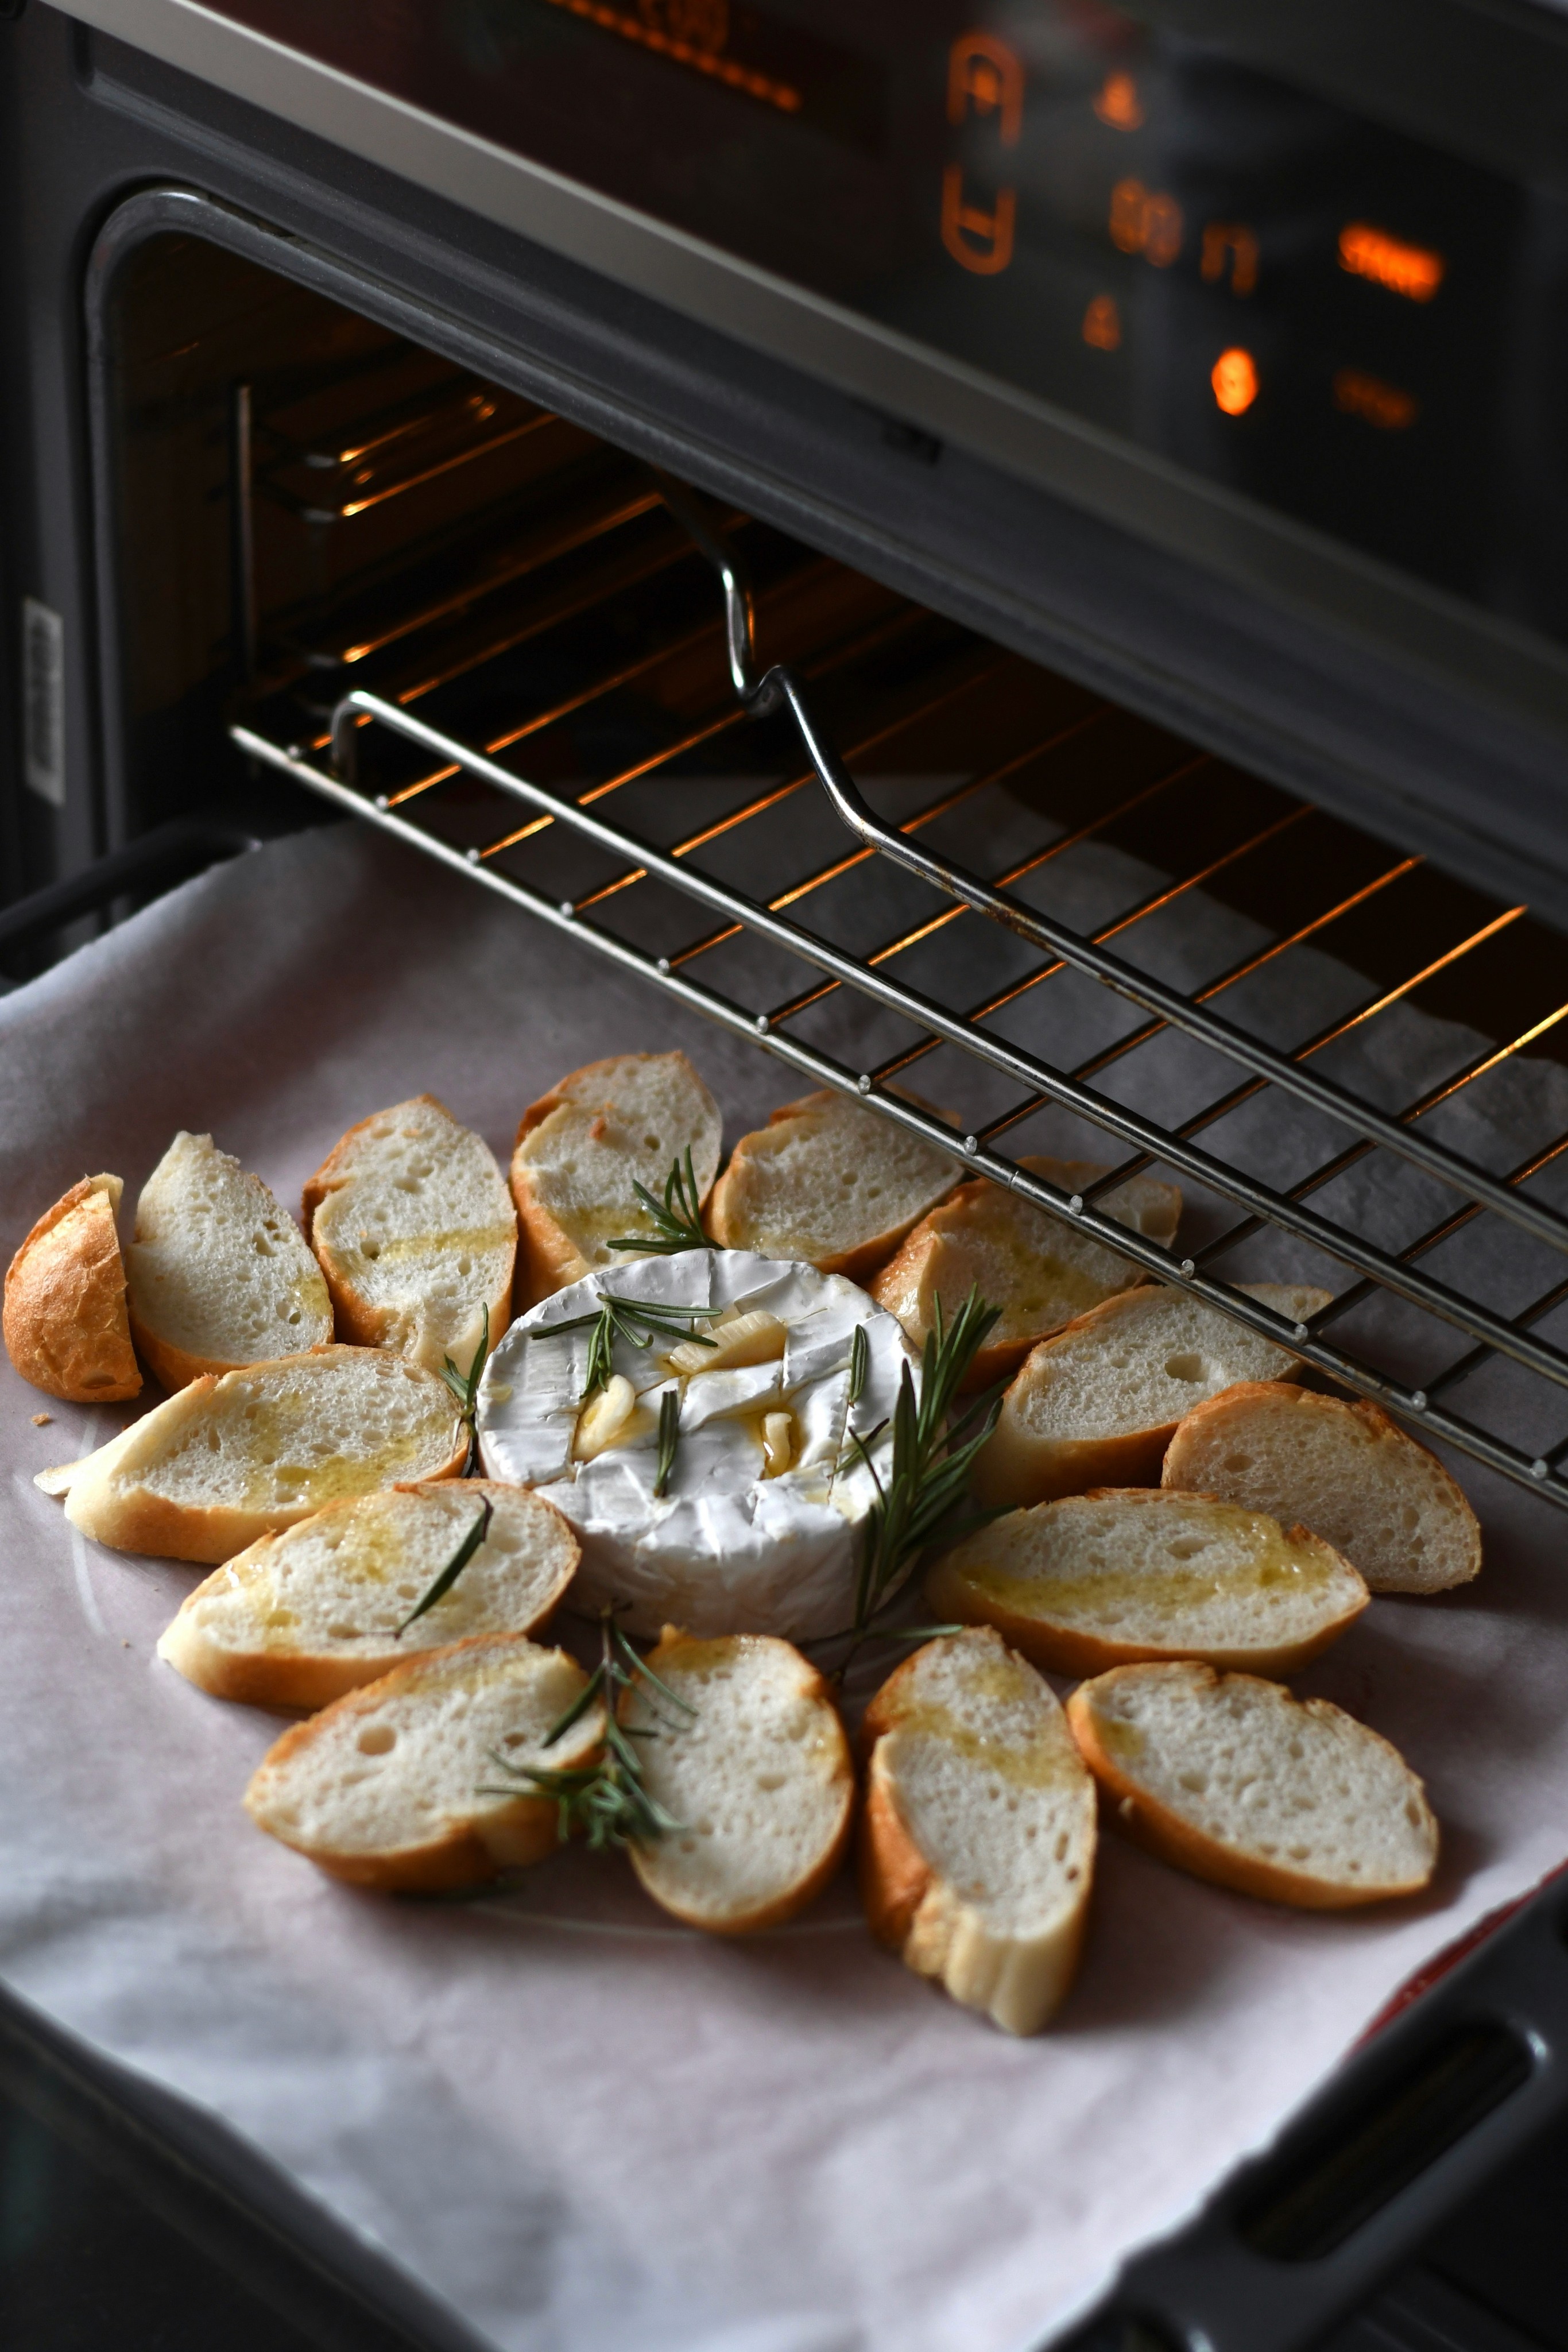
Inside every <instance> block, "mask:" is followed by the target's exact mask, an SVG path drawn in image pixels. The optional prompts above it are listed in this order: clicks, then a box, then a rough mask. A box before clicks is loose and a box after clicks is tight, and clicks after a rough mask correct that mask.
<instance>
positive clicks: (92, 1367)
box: [3, 1175, 141, 1404]
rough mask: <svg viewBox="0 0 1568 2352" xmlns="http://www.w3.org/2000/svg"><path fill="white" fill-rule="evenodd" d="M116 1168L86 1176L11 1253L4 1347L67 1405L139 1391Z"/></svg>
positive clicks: (29, 1377) (27, 1376)
mask: <svg viewBox="0 0 1568 2352" xmlns="http://www.w3.org/2000/svg"><path fill="white" fill-rule="evenodd" d="M119 1206H120V1178H119V1177H118V1176H108V1175H101V1176H84V1177H82V1178H81V1180H80V1181H79V1182H78V1183H75V1184H73V1185H72V1186H71V1188H70V1190H69V1192H64V1193H62V1194H61V1196H60V1198H59V1199H58V1200H57V1202H55V1203H54V1206H53V1207H52V1208H49V1209H46V1210H45V1212H44V1213H43V1215H42V1216H41V1217H40V1218H39V1219H38V1221H37V1224H35V1225H34V1227H33V1229H32V1231H31V1233H29V1234H28V1235H27V1237H26V1240H25V1241H24V1242H23V1244H22V1245H21V1247H20V1249H19V1250H18V1251H17V1252H16V1255H15V1257H14V1258H13V1259H12V1260H11V1264H10V1266H9V1268H8V1269H7V1271H6V1275H5V1309H4V1317H3V1324H4V1332H5V1352H6V1354H7V1355H8V1356H9V1357H10V1359H11V1361H12V1363H13V1365H14V1366H15V1367H16V1370H17V1371H18V1372H20V1374H21V1376H22V1378H23V1379H24V1380H25V1381H29V1382H30V1383H31V1384H32V1386H33V1387H34V1388H36V1389H42V1390H43V1391H44V1393H45V1395H46V1396H52V1397H58V1398H60V1399H61V1400H62V1401H63V1402H65V1403H67V1404H116V1403H120V1402H123V1401H124V1399H126V1398H127V1397H133V1396H139V1395H140V1394H141V1368H140V1366H139V1365H138V1363H137V1361H136V1356H135V1352H134V1350H133V1349H132V1346H131V1325H130V1319H129V1317H128V1315H127V1311H126V1302H125V1265H124V1261H123V1260H122V1258H121V1256H120V1236H119V1234H118V1232H117V1231H116V1228H115V1212H116V1210H117V1209H118V1208H119Z"/></svg>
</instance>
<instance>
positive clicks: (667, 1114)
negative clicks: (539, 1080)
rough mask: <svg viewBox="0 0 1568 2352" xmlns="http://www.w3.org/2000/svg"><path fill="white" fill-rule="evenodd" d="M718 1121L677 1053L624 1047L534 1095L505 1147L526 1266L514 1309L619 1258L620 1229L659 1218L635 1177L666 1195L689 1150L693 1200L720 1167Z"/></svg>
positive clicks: (626, 1231) (624, 1255) (648, 1227)
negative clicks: (615, 1245) (512, 1142)
mask: <svg viewBox="0 0 1568 2352" xmlns="http://www.w3.org/2000/svg"><path fill="white" fill-rule="evenodd" d="M723 1131H724V1120H723V1118H722V1116H721V1115H720V1112H719V1108H718V1105H717V1104H716V1102H715V1100H714V1098H713V1097H712V1095H710V1094H709V1092H708V1090H707V1088H706V1086H704V1084H703V1082H702V1080H701V1078H700V1077H699V1076H697V1074H696V1072H695V1069H694V1068H693V1067H692V1066H691V1064H690V1062H688V1061H687V1059H686V1057H685V1055H684V1054H620V1055H616V1056H615V1057H614V1058H613V1059H612V1060H611V1061H606V1062H589V1063H588V1064H586V1065H585V1066H584V1067H583V1068H582V1069H580V1070H570V1071H569V1072H568V1073H567V1075H566V1076H565V1077H564V1078H559V1079H558V1080H557V1081H556V1083H555V1085H554V1086H553V1087H551V1088H550V1090H549V1094H547V1095H541V1096H540V1097H539V1099H538V1102H536V1103H530V1104H529V1106H528V1109H527V1110H526V1111H525V1112H524V1113H523V1118H522V1124H521V1126H520V1127H519V1128H518V1129H517V1148H516V1150H514V1151H513V1153H512V1198H513V1200H514V1201H515V1202H517V1222H518V1223H519V1225H520V1227H521V1229H522V1238H523V1246H524V1251H525V1258H526V1262H525V1270H524V1273H523V1275H522V1277H521V1280H520V1284H519V1300H518V1307H519V1311H520V1310H521V1308H522V1307H535V1306H537V1305H538V1302H539V1300H540V1299H541V1298H549V1297H550V1296H551V1294H552V1293H553V1292H555V1291H557V1290H561V1289H564V1288H565V1286H566V1285H567V1284H568V1283H570V1282H580V1281H581V1279H582V1277H583V1276H584V1275H585V1274H591V1272H592V1271H593V1269H594V1267H595V1266H601V1265H624V1264H625V1262H626V1261H627V1259H628V1258H631V1257H634V1256H635V1255H636V1252H635V1251H633V1250H612V1248H611V1247H610V1246H609V1244H610V1243H611V1242H612V1241H618V1240H620V1239H622V1237H623V1236H626V1235H631V1234H647V1235H648V1237H649V1240H650V1242H652V1241H653V1239H654V1238H655V1237H656V1228H655V1226H654V1224H653V1219H652V1218H651V1217H650V1215H649V1214H648V1212H647V1210H646V1209H645V1208H644V1207H643V1203H642V1202H641V1201H640V1200H639V1199H638V1197H637V1193H636V1190H635V1187H636V1186H637V1185H638V1184H642V1185H643V1186H644V1187H645V1188H646V1189H647V1191H649V1192H652V1193H653V1195H654V1197H655V1199H660V1200H662V1199H663V1197H664V1186H665V1184H666V1183H667V1182H668V1181H669V1175H670V1171H671V1169H672V1168H673V1167H674V1166H675V1165H676V1163H677V1162H678V1163H679V1164H680V1166H681V1168H682V1170H683V1171H684V1170H685V1156H686V1153H687V1152H688V1151H689V1152H690V1153H691V1156H692V1174H693V1176H694V1177H695V1180H696V1188H697V1196H698V1201H699V1202H703V1201H706V1198H707V1195H708V1192H709V1189H710V1187H711V1186H712V1183H713V1180H714V1176H715V1174H716V1171H717V1168H718V1153H719V1143H720V1139H721V1138H722V1135H723Z"/></svg>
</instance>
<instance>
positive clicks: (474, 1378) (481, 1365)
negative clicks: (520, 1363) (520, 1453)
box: [441, 1301, 490, 1478]
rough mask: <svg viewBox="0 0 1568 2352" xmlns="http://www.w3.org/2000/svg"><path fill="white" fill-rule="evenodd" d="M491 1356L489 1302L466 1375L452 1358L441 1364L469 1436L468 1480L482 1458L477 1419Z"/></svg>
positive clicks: (464, 1471) (444, 1358) (465, 1471)
mask: <svg viewBox="0 0 1568 2352" xmlns="http://www.w3.org/2000/svg"><path fill="white" fill-rule="evenodd" d="M489 1353H490V1308H489V1304H488V1301H486V1306H485V1308H484V1319H483V1321H482V1322H481V1324H480V1327H479V1345H478V1346H477V1347H476V1349H475V1350H474V1360H473V1362H472V1363H471V1364H470V1365H469V1367H468V1370H467V1371H466V1373H464V1372H460V1371H459V1370H458V1369H457V1367H456V1365H455V1363H454V1362H453V1360H452V1359H451V1357H450V1356H444V1357H443V1358H442V1360H441V1377H442V1379H443V1380H444V1381H445V1382H446V1385H447V1387H448V1388H449V1389H450V1390H451V1391H452V1393H453V1395H454V1396H455V1398H456V1400H457V1417H458V1419H459V1421H461V1423H462V1424H463V1426H464V1428H465V1430H466V1431H467V1432H468V1451H467V1453H466V1454H465V1456H464V1460H463V1475H464V1476H465V1478H472V1476H473V1475H474V1471H475V1466H476V1464H477V1462H478V1458H479V1424H478V1422H477V1420H476V1417H475V1416H476V1412H477V1410H478V1404H479V1382H480V1381H481V1380H482V1379H483V1377H484V1372H485V1365H486V1360H487V1358H488V1356H489Z"/></svg>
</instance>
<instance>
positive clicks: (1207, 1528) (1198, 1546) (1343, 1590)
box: [925, 1486, 1371, 1675]
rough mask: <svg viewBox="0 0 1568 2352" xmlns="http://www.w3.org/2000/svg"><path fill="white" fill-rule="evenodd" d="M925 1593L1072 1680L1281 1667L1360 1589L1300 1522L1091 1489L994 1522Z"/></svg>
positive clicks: (1268, 1671) (945, 1611) (1212, 1504)
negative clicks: (1172, 1661)
mask: <svg viewBox="0 0 1568 2352" xmlns="http://www.w3.org/2000/svg"><path fill="white" fill-rule="evenodd" d="M925 1597H926V1600H927V1601H929V1602H930V1604H931V1608H932V1612H933V1613H934V1614H935V1615H936V1616H937V1617H945V1618H956V1620H957V1621H958V1622H959V1623H960V1624H965V1625H994V1626H995V1627H996V1628H997V1631H998V1633H1000V1634H1001V1636H1002V1638H1003V1640H1004V1641H1006V1642H1009V1643H1011V1645H1012V1647H1013V1648H1014V1649H1015V1650H1021V1651H1022V1653H1023V1654H1024V1656H1025V1657H1026V1658H1029V1659H1031V1660H1032V1661H1033V1663H1034V1664H1036V1665H1037V1666H1044V1667H1045V1668H1046V1669H1047V1670H1048V1671H1049V1672H1051V1674H1059V1675H1098V1674H1103V1672H1104V1671H1105V1669H1106V1667H1108V1666H1124V1665H1131V1664H1134V1663H1135V1662H1137V1661H1139V1660H1143V1659H1166V1658H1203V1659H1207V1662H1208V1664H1210V1665H1214V1666H1238V1667H1243V1668H1245V1669H1246V1670H1247V1672H1249V1674H1256V1675H1291V1674H1294V1673H1295V1672H1296V1670H1297V1668H1298V1667H1300V1666H1304V1665H1305V1664H1307V1662H1308V1660H1309V1659H1311V1658H1315V1657H1316V1656H1317V1654H1318V1653H1319V1651H1320V1650H1326V1649H1327V1647H1328V1645H1329V1643H1331V1642H1333V1641H1337V1640H1338V1638H1339V1636H1340V1635H1341V1634H1342V1633H1343V1632H1344V1630H1345V1628H1346V1627H1347V1626H1348V1625H1352V1624H1354V1622H1355V1620H1356V1618H1357V1617H1359V1616H1360V1614H1361V1612H1362V1611H1363V1610H1364V1608H1365V1607H1366V1605H1367V1602H1368V1601H1369V1600H1370V1598H1371V1595H1370V1594H1369V1593H1368V1591H1367V1590H1366V1587H1365V1585H1364V1583H1363V1582H1362V1580H1361V1579H1360V1577H1359V1576H1357V1574H1356V1572H1355V1570H1354V1568H1352V1567H1351V1565H1350V1563H1349V1562H1348V1560H1343V1559H1341V1558H1340V1556H1339V1554H1338V1552H1337V1551H1334V1550H1333V1549H1332V1548H1331V1547H1330V1546H1329V1545H1328V1544H1326V1543H1323V1542H1322V1540H1321V1539H1320V1538H1318V1537H1317V1536H1314V1535H1309V1534H1308V1533H1307V1530H1306V1528H1299V1527H1292V1528H1290V1529H1289V1531H1288V1532H1287V1530H1286V1529H1285V1528H1281V1526H1280V1524H1279V1522H1278V1520H1276V1519H1271V1518H1266V1517H1264V1516H1263V1514H1262V1513H1261V1512H1260V1511H1253V1510H1244V1509H1242V1508H1241V1507H1239V1505H1237V1504H1235V1503H1217V1502H1216V1501H1214V1500H1213V1498H1212V1497H1211V1496H1207V1495H1171V1494H1163V1493H1162V1492H1161V1491H1160V1489H1159V1488H1158V1487H1157V1486H1155V1487H1150V1486H1125V1487H1122V1488H1120V1489H1118V1488H1115V1487H1104V1486H1103V1487H1100V1488H1097V1489H1096V1491H1095V1492H1094V1493H1093V1494H1092V1495H1072V1496H1068V1497H1067V1499H1066V1500H1065V1501H1063V1502H1060V1503H1040V1504H1039V1505H1037V1506H1036V1507H1035V1508H1034V1509H1033V1510H1032V1511H1010V1512H1009V1514H1008V1516H1007V1517H1006V1518H1002V1519H997V1520H995V1521H993V1522H992V1524H991V1525H990V1526H989V1527H988V1528H982V1529H981V1531H980V1533H979V1534H978V1535H975V1536H971V1537H970V1538H969V1539H968V1540H967V1542H966V1543H962V1544H960V1545H959V1546H958V1547H957V1549H956V1550H954V1551H950V1552H948V1553H947V1555H946V1558H945V1559H940V1560H938V1561H937V1563H936V1567H935V1568H934V1569H933V1570H931V1572H930V1574H929V1575H928V1576H927V1577H926V1580H925Z"/></svg>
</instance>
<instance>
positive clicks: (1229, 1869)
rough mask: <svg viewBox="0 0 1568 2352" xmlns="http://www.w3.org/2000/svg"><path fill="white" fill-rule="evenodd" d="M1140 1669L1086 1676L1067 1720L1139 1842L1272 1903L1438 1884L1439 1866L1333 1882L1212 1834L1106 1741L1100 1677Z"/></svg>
mask: <svg viewBox="0 0 1568 2352" xmlns="http://www.w3.org/2000/svg"><path fill="white" fill-rule="evenodd" d="M1138 1671H1139V1670H1138V1668H1136V1667H1135V1666H1134V1667H1128V1666H1122V1667H1114V1668H1113V1669H1112V1671H1111V1672H1110V1673H1109V1674H1106V1675H1098V1676H1096V1678H1095V1681H1094V1682H1092V1683H1084V1684H1082V1685H1081V1686H1080V1688H1079V1689H1077V1690H1075V1691H1074V1692H1073V1694H1072V1696H1071V1698H1070V1699H1069V1700H1068V1702H1067V1720H1068V1724H1069V1726H1070V1727H1071V1732H1072V1736H1073V1738H1074V1739H1076V1740H1077V1742H1078V1749H1079V1753H1080V1754H1081V1755H1082V1759H1083V1761H1084V1762H1085V1763H1086V1764H1087V1765H1088V1767H1089V1769H1090V1770H1091V1771H1092V1773H1093V1775H1094V1778H1095V1780H1097V1781H1098V1782H1099V1784H1100V1788H1101V1790H1102V1791H1103V1796H1104V1798H1105V1799H1106V1800H1107V1801H1108V1802H1109V1804H1110V1806H1111V1808H1112V1818H1113V1821H1114V1822H1115V1824H1116V1827H1117V1828H1118V1829H1119V1830H1121V1831H1122V1832H1123V1833H1124V1835H1125V1836H1127V1837H1129V1838H1131V1839H1132V1840H1133V1842H1134V1844H1136V1845H1141V1846H1143V1847H1144V1848H1145V1851H1146V1852H1148V1853H1153V1854H1157V1855H1158V1857H1159V1859H1160V1860H1161V1861H1162V1862H1169V1863H1173V1864H1175V1865H1176V1868H1177V1869H1178V1870H1186V1871H1190V1872H1191V1874H1193V1876H1194V1877H1195V1878H1204V1879H1207V1880H1208V1881H1209V1883H1210V1884H1211V1885H1215V1886H1225V1887H1228V1888H1229V1889H1230V1890H1231V1892H1232V1893H1233V1894H1237V1895H1257V1896H1258V1897H1259V1898H1260V1900H1261V1901H1263V1902H1265V1903H1283V1904H1287V1905H1289V1906H1290V1907H1291V1909H1292V1910H1297V1911H1354V1910H1359V1909H1361V1908H1362V1907H1363V1906H1364V1905H1366V1904H1368V1903H1388V1902H1393V1901H1396V1900H1397V1899H1398V1898H1399V1897H1400V1896H1402V1895H1418V1894H1419V1893H1420V1892H1421V1890H1422V1888H1423V1887H1425V1886H1427V1885H1429V1884H1430V1881H1431V1872H1430V1871H1427V1873H1425V1874H1424V1875H1422V1876H1421V1877H1419V1878H1414V1879H1411V1880H1410V1881H1409V1882H1408V1884H1406V1885H1396V1886H1389V1885H1380V1886H1366V1887H1361V1886H1350V1885H1333V1884H1332V1883H1330V1882H1329V1881H1327V1880H1324V1879H1321V1878H1313V1877H1311V1876H1309V1875H1308V1874H1306V1873H1304V1872H1302V1871H1298V1870H1287V1869H1284V1868H1281V1865H1280V1864H1277V1863H1271V1862H1269V1861H1267V1860H1265V1859H1264V1858H1262V1857H1261V1856H1259V1855H1251V1854H1245V1853H1238V1852H1237V1851H1236V1849H1235V1848H1234V1847H1232V1846H1228V1845H1226V1844H1225V1843H1222V1841H1221V1840H1219V1839H1218V1838H1212V1837H1209V1836H1207V1834H1206V1833H1205V1832H1203V1831H1202V1830H1199V1829H1197V1828H1195V1827H1194V1825H1193V1823H1192V1822H1188V1821H1185V1820H1184V1819H1183V1818H1182V1816H1181V1815H1180V1814H1179V1813H1177V1812H1176V1811H1173V1810H1172V1808H1171V1807H1170V1806H1168V1805H1166V1804H1163V1803H1161V1802H1160V1801H1159V1800H1158V1799H1157V1798H1155V1797H1151V1796H1150V1795H1149V1794H1148V1792H1147V1791H1146V1790H1145V1789H1143V1788H1142V1787H1141V1786H1140V1785H1139V1783H1138V1781H1137V1780H1136V1778H1135V1776H1134V1775H1133V1774H1131V1773H1129V1772H1128V1771H1127V1770H1126V1769H1124V1767H1123V1766H1122V1765H1121V1764H1119V1763H1118V1762H1117V1760H1116V1758H1115V1757H1114V1756H1113V1754H1112V1752H1111V1750H1110V1749H1109V1748H1107V1747H1106V1745H1105V1743H1104V1741H1103V1739H1102V1738H1101V1737H1100V1731H1099V1727H1098V1724H1097V1722H1096V1720H1095V1712H1094V1701H1095V1695H1096V1685H1098V1686H1099V1687H1100V1688H1102V1689H1103V1686H1104V1685H1105V1684H1107V1683H1109V1682H1113V1681H1114V1679H1115V1677H1116V1675H1118V1674H1129V1673H1136V1672H1138ZM1196 1671H1197V1672H1198V1673H1200V1674H1203V1675H1207V1677H1208V1680H1209V1681H1210V1682H1211V1683H1213V1684H1218V1683H1219V1682H1220V1681H1221V1680H1222V1679H1223V1680H1226V1681H1259V1680H1261V1679H1262V1677H1260V1676H1258V1675H1226V1676H1223V1677H1222V1676H1221V1675H1218V1674H1217V1673H1216V1671H1215V1670H1214V1668H1213V1667H1212V1666H1199V1667H1198V1668H1197V1670H1196ZM1296 1704H1297V1705H1300V1706H1304V1707H1305V1709H1306V1710H1307V1712H1308V1713H1309V1714H1316V1715H1320V1716H1337V1715H1341V1714H1343V1712H1344V1710H1343V1708H1341V1707H1336V1706H1333V1705H1332V1704H1331V1703H1330V1701H1329V1700H1327V1699H1322V1698H1309V1699H1303V1700H1300V1701H1297V1702H1296ZM1360 1729H1361V1730H1362V1731H1364V1733H1365V1734H1366V1736H1367V1738H1369V1739H1375V1740H1376V1741H1377V1743H1378V1745H1379V1747H1382V1748H1387V1749H1388V1752H1389V1754H1390V1755H1391V1756H1394V1757H1396V1759H1398V1762H1399V1763H1400V1765H1401V1766H1402V1768H1403V1769H1405V1770H1406V1772H1408V1771H1409V1769H1410V1768H1409V1766H1408V1765H1406V1763H1405V1759H1404V1758H1403V1757H1402V1756H1400V1754H1399V1751H1398V1749H1397V1748H1396V1747H1395V1746H1394V1744H1393V1742H1392V1740H1387V1739H1385V1738H1383V1736H1382V1734H1381V1733H1380V1732H1375V1731H1373V1730H1372V1729H1371V1728H1370V1727H1369V1726H1367V1725H1365V1724H1362V1725H1360ZM1410 1777H1411V1779H1412V1780H1415V1781H1416V1788H1417V1789H1418V1790H1420V1791H1421V1803H1422V1805H1423V1807H1424V1808H1425V1810H1426V1811H1427V1819H1428V1821H1431V1822H1432V1828H1433V1832H1434V1837H1435V1836H1436V1833H1437V1822H1436V1821H1435V1820H1433V1818H1432V1813H1431V1809H1430V1807H1429V1806H1427V1801H1426V1791H1425V1790H1424V1788H1422V1784H1421V1782H1420V1781H1419V1780H1416V1775H1415V1774H1414V1773H1411V1775H1410Z"/></svg>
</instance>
